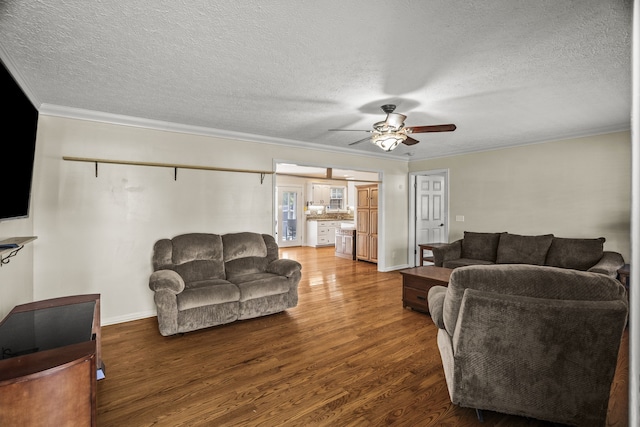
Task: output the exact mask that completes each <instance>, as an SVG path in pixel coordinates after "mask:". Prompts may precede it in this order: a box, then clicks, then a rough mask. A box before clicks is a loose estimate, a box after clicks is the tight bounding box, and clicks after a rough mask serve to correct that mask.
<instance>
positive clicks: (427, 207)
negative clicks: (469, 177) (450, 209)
mask: <svg viewBox="0 0 640 427" xmlns="http://www.w3.org/2000/svg"><path fill="white" fill-rule="evenodd" d="M415 189H416V196H415V218H416V223H415V242H414V249H415V252H414V253H415V254H416V257H415V260H414V262H415V264H414V265H420V256H421V254H420V248H419V247H418V245H420V244H423V243H438V242H447V241H448V240H447V239H448V234H447V230H448V226H447V203H446V200H447V198H446V177H445V175H444V174H434V175H416V187H415ZM425 255H430V254H428V253H425Z"/></svg>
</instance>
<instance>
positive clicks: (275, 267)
mask: <svg viewBox="0 0 640 427" xmlns="http://www.w3.org/2000/svg"><path fill="white" fill-rule="evenodd" d="M301 269H302V265H301V264H300V263H299V262H298V261H295V260H292V259H287V258H280V259H276V260H273V261H271V262H270V263H269V264H268V265H267V273H273V274H278V275H280V276H285V277H291V276H293V275H294V274H296V272H298V271H300V270H301Z"/></svg>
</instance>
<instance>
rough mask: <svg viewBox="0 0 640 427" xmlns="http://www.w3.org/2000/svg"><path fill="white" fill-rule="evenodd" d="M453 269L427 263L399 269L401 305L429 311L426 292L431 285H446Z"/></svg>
mask: <svg viewBox="0 0 640 427" xmlns="http://www.w3.org/2000/svg"><path fill="white" fill-rule="evenodd" d="M452 271H453V270H452V269H450V268H443V267H435V266H433V265H427V266H423V267H415V268H407V269H406V270H400V274H402V305H403V307H409V308H411V309H413V310H417V311H422V312H425V313H428V312H429V302H428V301H427V294H428V293H429V289H431V288H432V287H433V286H437V285H439V286H447V285H448V284H449V277H450V276H451V272H452Z"/></svg>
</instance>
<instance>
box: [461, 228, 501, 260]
mask: <svg viewBox="0 0 640 427" xmlns="http://www.w3.org/2000/svg"><path fill="white" fill-rule="evenodd" d="M501 234H503V233H475V232H472V231H465V232H464V239H462V257H461V258H468V259H476V260H481V261H491V262H495V260H496V256H497V253H498V243H499V242H500V235H501Z"/></svg>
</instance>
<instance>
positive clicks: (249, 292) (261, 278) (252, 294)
mask: <svg viewBox="0 0 640 427" xmlns="http://www.w3.org/2000/svg"><path fill="white" fill-rule="evenodd" d="M233 282H234V283H235V284H236V285H237V286H238V288H240V301H241V302H242V301H247V300H250V299H255V298H262V297H266V296H269V295H278V294H284V293H287V292H289V286H290V285H289V280H288V279H287V278H286V277H284V276H279V275H277V274H271V273H253V274H243V275H241V276H234V278H233Z"/></svg>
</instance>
